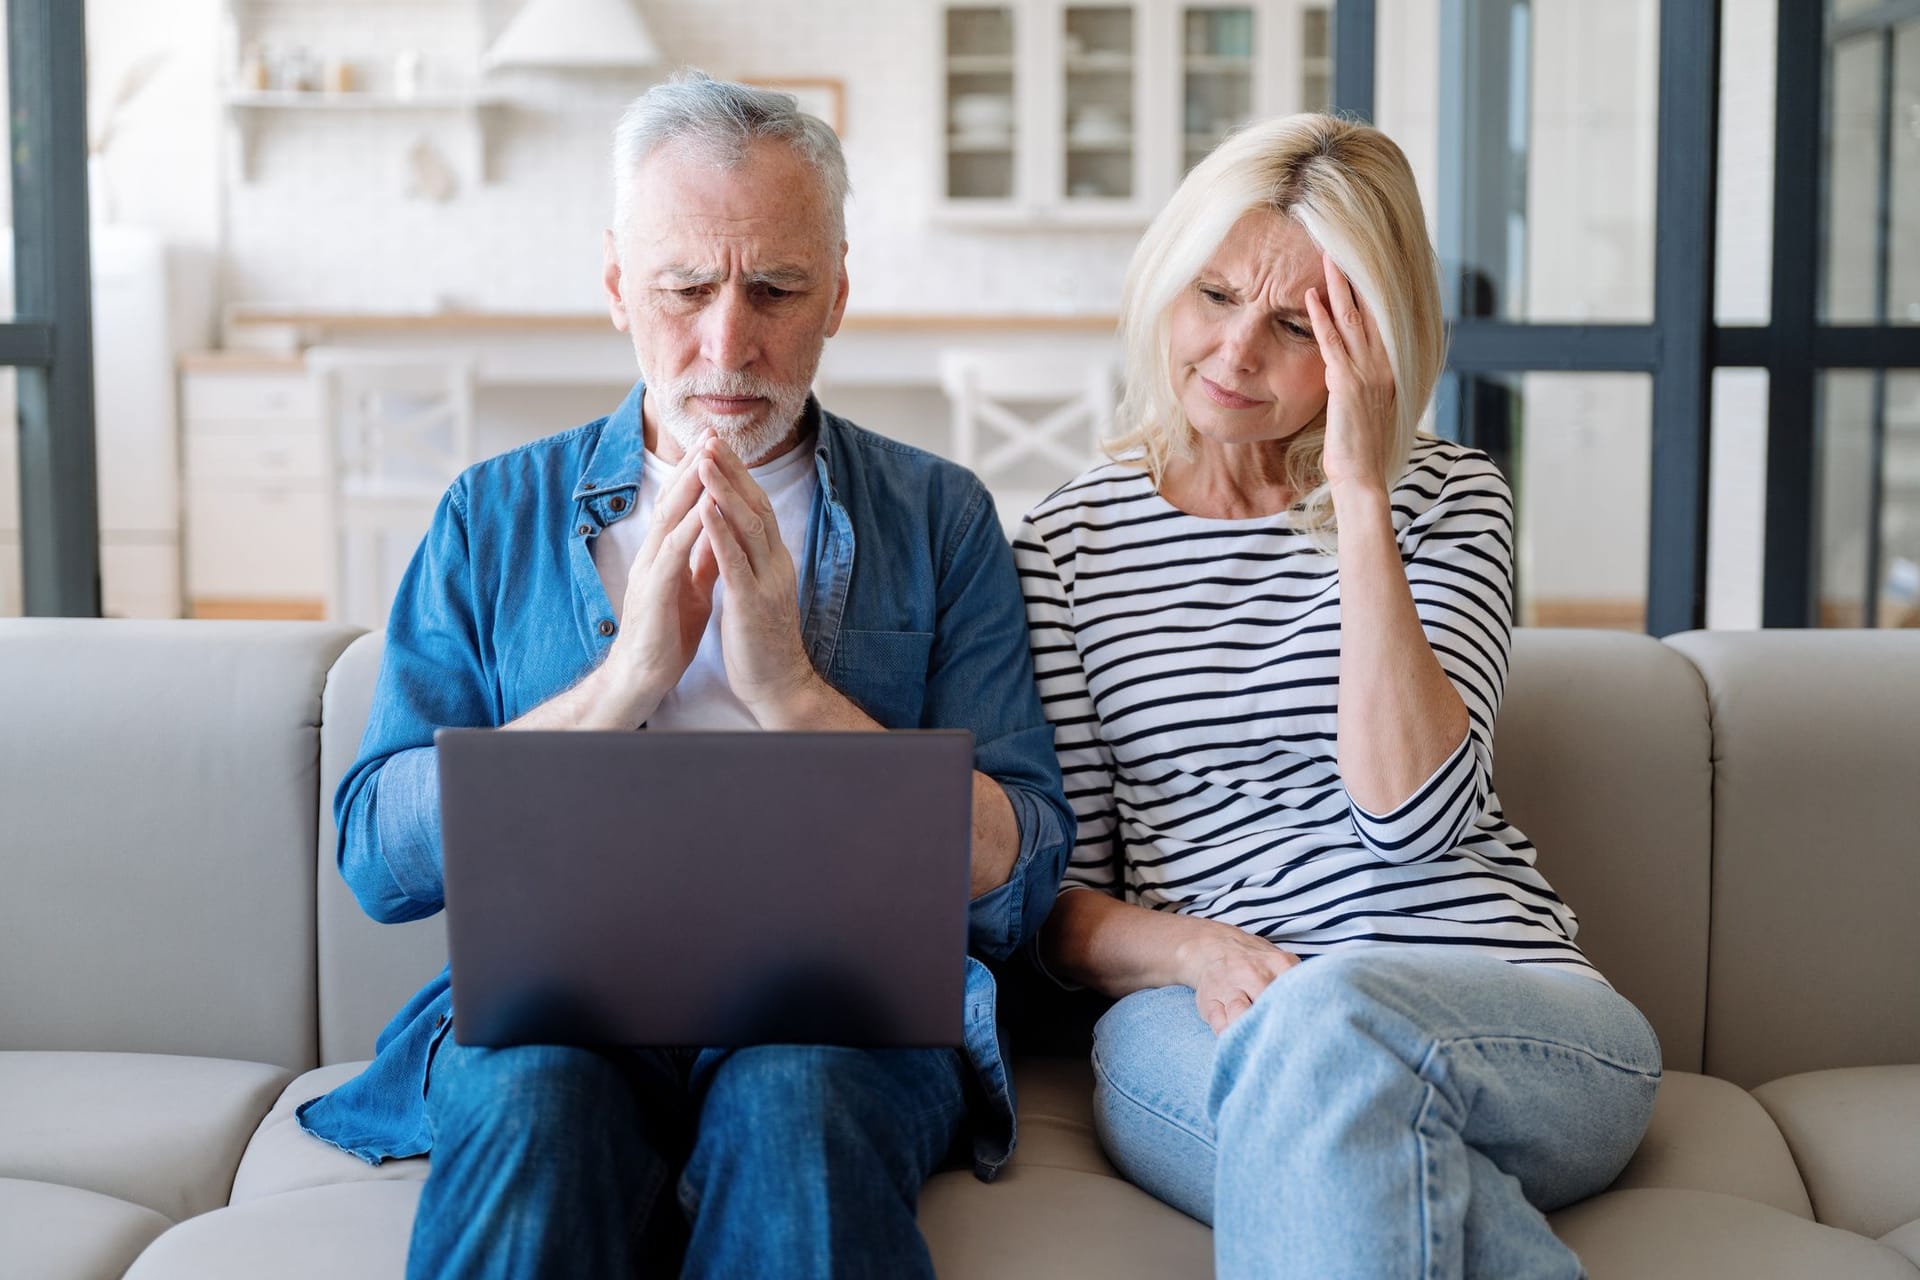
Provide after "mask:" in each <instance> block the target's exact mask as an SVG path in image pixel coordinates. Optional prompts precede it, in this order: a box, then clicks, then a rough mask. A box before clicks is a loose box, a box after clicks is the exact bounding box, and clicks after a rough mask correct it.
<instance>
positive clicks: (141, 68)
mask: <svg viewBox="0 0 1920 1280" xmlns="http://www.w3.org/2000/svg"><path fill="white" fill-rule="evenodd" d="M171 56H172V55H171V54H168V53H166V52H163V51H156V52H153V53H149V54H147V55H146V56H145V57H143V58H138V59H136V60H135V61H134V62H133V64H132V65H131V66H129V67H128V68H127V69H126V70H125V71H122V72H121V73H120V79H119V81H118V83H116V84H115V85H114V89H113V96H112V97H110V98H109V99H107V101H106V104H105V105H104V106H103V107H102V108H101V109H100V110H98V111H89V112H88V113H87V115H88V128H87V154H88V155H89V156H104V155H105V154H106V153H107V150H108V148H110V147H112V146H113V139H114V136H115V135H116V134H117V133H118V132H119V129H120V125H121V123H122V121H124V120H125V119H126V111H127V107H128V106H129V105H130V104H131V103H132V102H133V100H134V99H135V98H137V97H139V96H140V92H141V90H143V89H145V88H146V87H147V86H148V85H149V84H151V83H152V82H153V78H154V76H155V75H156V74H158V72H159V70H160V68H161V67H162V66H164V65H166V61H167V59H168V58H169V57H171Z"/></svg>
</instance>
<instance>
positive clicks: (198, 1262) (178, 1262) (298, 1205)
mask: <svg viewBox="0 0 1920 1280" xmlns="http://www.w3.org/2000/svg"><path fill="white" fill-rule="evenodd" d="M419 1200H420V1184H419V1183H417V1182H351V1183H346V1184H344V1185H341V1186H337V1187H314V1188H311V1189H309V1190H306V1191H289V1192H287V1193H286V1194H285V1195H279V1196H265V1197H263V1198H261V1199H258V1200H249V1201H248V1202H247V1203H245V1204H239V1205H234V1206H232V1207H231V1208H227V1209H221V1210H219V1211H218V1212H215V1213H209V1214H205V1215H203V1216H201V1217H198V1218H195V1219H194V1220H193V1221H191V1222H183V1223H181V1224H180V1225H179V1226H177V1227H175V1228H174V1229H173V1230H171V1231H169V1232H167V1234H165V1235H164V1236H161V1237H160V1238H159V1239H158V1240H156V1241H155V1242H154V1243H153V1245H152V1246H151V1247H149V1248H148V1249H147V1251H146V1252H145V1253H143V1254H141V1255H140V1260H139V1261H138V1262H135V1263H134V1264H133V1266H132V1268H131V1269H129V1270H128V1272H127V1275H126V1280H210V1278H213V1277H227V1276H231V1277H235V1278H236V1280H237V1278H238V1277H241V1276H247V1277H254V1276H260V1277H265V1276H271V1277H272V1278H273V1280H340V1278H341V1277H343V1276H366V1277H368V1278H369V1280H387V1278H388V1277H399V1276H402V1275H405V1274H406V1270H407V1242H408V1241H409V1240H411V1239H412V1238H413V1211H414V1207H415V1205H416V1204H418V1202H419Z"/></svg>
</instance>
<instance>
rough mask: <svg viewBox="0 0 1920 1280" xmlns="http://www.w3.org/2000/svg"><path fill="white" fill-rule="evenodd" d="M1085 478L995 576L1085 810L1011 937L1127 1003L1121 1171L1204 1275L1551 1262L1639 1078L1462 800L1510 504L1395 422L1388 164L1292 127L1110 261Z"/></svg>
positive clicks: (1413, 333) (1485, 479)
mask: <svg viewBox="0 0 1920 1280" xmlns="http://www.w3.org/2000/svg"><path fill="white" fill-rule="evenodd" d="M1123 329H1124V336H1125V339H1126V343H1127V355H1128V368H1127V390H1126V395H1125V398H1124V400H1123V402H1122V407H1121V411H1120V412H1121V418H1122V424H1121V425H1122V430H1123V433H1124V434H1123V435H1122V436H1121V438H1120V439H1119V441H1118V442H1117V444H1116V446H1115V448H1114V451H1113V455H1114V459H1115V460H1114V461H1112V462H1110V463H1107V464H1105V465H1102V466H1098V467H1095V468H1094V469H1092V470H1091V471H1088V472H1087V473H1086V474H1084V475H1082V476H1080V477H1079V478H1078V479H1076V480H1074V481H1073V482H1071V483H1069V484H1067V485H1066V486H1065V487H1063V488H1062V489H1060V490H1059V491H1058V492H1057V493H1055V494H1054V495H1053V496H1052V497H1050V498H1048V499H1047V500H1046V501H1045V502H1043V503H1041V504H1040V505H1039V506H1038V507H1037V508H1035V509H1034V511H1033V512H1032V513H1031V514H1030V515H1029V516H1028V517H1027V520H1026V522H1025V524H1024V525H1023V526H1022V528H1021V531H1020V534H1019V536H1018V539H1017V547H1016V557H1017V559H1018V561H1019V564H1020V570H1021V576H1022V578H1023V580H1024V582H1025V584H1026V591H1027V615H1028V623H1029V627H1030V629H1031V637H1032V646H1033V653H1034V658H1035V663H1036V668H1037V671H1038V675H1039V678H1040V686H1041V694H1042V698H1043V701H1044V703H1045V705H1046V707H1047V709H1048V712H1049V718H1050V719H1051V720H1052V721H1053V723H1054V726H1055V735H1056V749H1057V750H1058V752H1059V755H1060V761H1061V765H1062V767H1063V769H1064V771H1065V774H1066V783H1067V794H1068V795H1069V797H1071V798H1072V800H1073V803H1074V807H1075V810H1076V812H1077V815H1078V820H1079V831H1078V839H1077V843H1076V845H1075V849H1074V856H1073V861H1072V865H1071V867H1070V870H1069V872H1068V875H1067V881H1066V884H1065V886H1064V887H1065V889H1066V890H1067V892H1063V893H1062V894H1061V895H1060V898H1059V901H1058V903H1057V905H1056V906H1055V908H1054V911H1053V915H1052V917H1051V919H1050V920H1049V921H1048V924H1047V927H1046V929H1045V931H1044V933H1043V935H1042V940H1041V958H1042V960H1043V961H1044V963H1045V964H1046V965H1047V966H1048V968H1050V969H1051V970H1052V971H1053V972H1054V973H1055V974H1056V975H1057V976H1059V977H1060V978H1062V979H1065V980H1068V981H1071V982H1074V983H1078V984H1082V985H1085V986H1089V987H1093V988H1095V989H1097V990H1099V991H1101V992H1104V993H1106V994H1107V995H1110V996H1114V997H1118V998H1119V1000H1118V1003H1117V1004H1115V1005H1114V1006H1113V1007H1112V1009H1111V1010H1109V1011H1108V1013H1107V1014H1106V1016H1105V1017H1104V1018H1102V1019H1101V1021H1100V1024H1099V1028H1098V1030H1097V1033H1096V1036H1095V1043H1094V1054H1093V1064H1094V1070H1095V1078H1096V1082H1097V1084H1096V1088H1097V1093H1096V1098H1095V1110H1096V1115H1097V1118H1098V1125H1099V1131H1100V1135H1101V1138H1102V1141H1103V1142H1104V1143H1105V1145H1106V1148H1107V1150H1108V1152H1109V1154H1110V1155H1111V1156H1112V1158H1113V1160H1114V1163H1115V1164H1117V1165H1118V1166H1119V1167H1120V1169H1121V1170H1122V1171H1123V1172H1125V1173H1126V1175H1127V1176H1128V1177H1129V1178H1131V1179H1133V1180H1134V1181H1135V1182H1137V1183H1138V1184H1139V1185H1140V1186H1142V1187H1144V1188H1146V1189H1147V1190H1148V1191H1150V1192H1152V1193H1153V1194H1154V1195H1156V1196H1158V1197H1160V1198H1161V1199H1162V1200H1165V1201H1166V1202H1168V1203H1169V1204H1172V1205H1174V1206H1176V1207H1178V1208H1180V1209H1182V1210H1184V1211H1186V1212H1187V1213H1189V1214H1191V1215H1193V1216H1194V1217H1196V1218H1199V1219H1201V1220H1203V1221H1208V1222H1211V1223H1212V1224H1213V1226H1214V1229H1215V1236H1214V1240H1215V1253H1216V1259H1217V1263H1218V1270H1219V1274H1220V1275H1222V1276H1259V1277H1283V1276H1302V1277H1312V1278H1313V1280H1330V1278H1331V1277H1339V1276H1368V1277H1384V1276H1422V1277H1427V1276H1432V1277H1441V1276H1462V1275H1466V1276H1488V1277H1495V1276H1498V1277H1510V1276H1529V1277H1547V1276H1577V1275H1579V1274H1581V1269H1580V1264H1579V1261H1578V1260H1577V1259H1576V1258H1575V1257H1574V1256H1573V1254H1572V1253H1571V1252H1570V1251H1569V1250H1568V1249H1567V1248H1566V1247H1565V1246H1564V1245H1562V1244H1561V1243H1559V1241H1558V1240H1556V1239H1555V1237H1554V1235H1553V1233H1552V1231H1551V1230H1550V1229H1549V1228H1548V1225H1547V1222H1546V1220H1545V1218H1544V1217H1543V1216H1542V1211H1543V1210H1551V1209H1554V1208H1557V1207H1558V1206H1561V1205H1564V1204H1567V1203H1569V1202H1571V1201H1574V1200H1578V1199H1580V1198H1582V1197H1584V1196H1588V1195H1591V1194H1593V1193H1595V1192H1597V1191H1599V1190H1601V1189H1602V1188H1604V1187H1605V1186H1606V1185H1607V1184H1608V1183H1609V1182H1610V1181H1612V1179H1613V1178H1614V1177H1615V1175H1617V1174H1618V1173H1619V1171H1620V1169H1621V1167H1622V1166H1623V1165H1625V1163H1626V1162H1627V1159H1628V1157H1629V1156H1630V1155H1631V1154H1632V1152H1633V1150H1634V1148H1635V1146H1636V1145H1637V1144H1638V1142H1639V1140H1640V1137H1641V1135H1642V1133H1643V1132H1644V1130H1645V1127H1646V1123H1647V1119H1648V1115H1649V1112H1650V1110H1651V1108H1652V1105H1653V1097H1654V1091H1655V1089H1656V1087H1657V1085H1658V1083H1659V1078H1660V1050H1659V1046H1658V1044H1657V1043H1656V1041H1655V1039H1654V1035H1653V1032H1652V1030H1651V1029H1650V1028H1649V1027H1648V1025H1647V1022H1646V1020H1645V1019H1644V1018H1643V1017H1641V1015H1640V1013H1639V1012H1638V1011H1637V1010H1636V1009H1635V1008H1634V1007H1633V1005H1632V1004H1631V1003H1629V1002H1628V1001H1627V1000H1626V999H1625V998H1623V997H1622V996H1620V995H1619V994H1618V993H1617V992H1615V991H1614V990H1613V988H1612V987H1611V986H1609V985H1608V984H1607V982H1606V980H1605V979H1604V978H1603V977H1601V975H1600V974H1599V973H1598V972H1597V971H1596V970H1595V969H1594V968H1593V967H1592V966H1591V965H1590V964H1588V962H1587V961H1586V959H1585V958H1584V957H1583V956H1582V955H1581V953H1580V950H1579V948H1578V947H1576V946H1575V945H1574V941H1573V935H1574V929H1575V919H1574V914H1573V912H1572V911H1571V910H1570V909H1569V908H1568V907H1567V905H1566V904H1565V903H1563V902H1562V901H1561V900H1560V898H1559V897H1558V896H1557V895H1556V894H1555V893H1554V891H1553V889H1552V887H1551V886H1550V885H1548V883H1547V882H1546V880H1545V879H1544V878H1543V877H1542V876H1541V875H1540V873H1539V872H1538V871H1536V870H1535V869H1534V850H1533V846H1532V845H1531V844H1529V843H1528V841H1527V839H1526V837H1525V836H1523V835H1522V834H1521V833H1520V832H1519V831H1517V830H1515V829H1514V827H1513V826H1512V824H1510V823H1509V822H1507V820H1506V818H1505V817H1504V815H1503V814H1502V813H1501V809H1500V802H1499V801H1498V800H1497V799H1496V798H1495V796H1494V793H1493V790H1492V787H1491V785H1490V779H1491V777H1492V771H1493V759H1492V750H1493V728H1494V717H1495V715H1496V713H1497V711H1498V709H1499V704H1500V694H1501V689H1502V687H1503V685H1504V682H1505V678H1506V672H1507V660H1508V651H1509V642H1510V640H1511V631H1512V615H1513V503H1512V499H1511V497H1510V495H1509V493H1508V490H1507V486H1506V483H1505V482H1504V481H1503V480H1502V479H1501V476H1500V473H1499V471H1498V470H1497V469H1496V468H1495V467H1494V466H1493V464H1492V463H1491V462H1490V461H1489V460H1488V459H1487V457H1486V456H1485V455H1484V454H1482V453H1479V452H1477V451H1475V450H1472V449H1467V448H1463V447H1461V446H1460V445H1456V444H1451V443H1448V442H1446V441H1443V440H1439V439H1436V438H1433V437H1431V436H1422V435H1419V434H1418V433H1417V430H1416V427H1417V424H1418V422H1419V419H1420V417H1421V413H1422V411H1423V410H1424V409H1425V407H1426V405H1427V401H1428V398H1429V396H1430V395H1431V394H1432V391H1433V386H1434V382H1435V380H1436V379H1437V378H1438V376H1439V374H1440V371H1441V366H1442V360H1443V353H1442V346H1443V341H1444V329H1443V325H1442V320H1441V314H1440V300H1439V290H1438V284H1437V271H1436V268H1435V261H1434V255H1433V250H1432V247H1431V246H1430V245H1429V243H1428V241H1427V235H1426V224H1425V222H1424V221H1423V219H1422V216H1421V210H1420V201H1419V196H1418V195H1417V193H1416V192H1415V189H1414V183H1413V175H1412V173H1411V172H1410V171H1409V170H1408V167H1407V163H1406V159H1405V157H1404V156H1402V155H1401V153H1400V151H1399V149H1398V148H1397V147H1395V146H1394V144H1393V143H1392V142H1390V141H1389V140H1388V139H1387V138H1386V137H1385V136H1384V135H1382V134H1381V133H1379V132H1377V131H1376V130H1373V129H1370V128H1366V127H1364V126H1361V125H1356V124H1350V123H1346V122H1343V121H1340V120H1336V119H1333V118H1331V117H1328V116H1321V115H1299V116H1292V117H1289V118H1285V119H1280V120H1275V121H1272V122H1270V123H1267V124H1263V125H1259V126H1256V127H1254V128H1251V129H1248V130H1246V131H1244V132H1242V133H1240V134H1237V135H1236V136H1234V137H1233V138H1232V139H1230V140H1229V141H1228V142H1226V143H1225V144H1223V145H1222V146H1221V147H1220V149H1219V150H1218V151H1216V152H1215V153H1214V154H1213V155H1212V156H1211V157H1210V158H1209V159H1208V160H1207V161H1206V162H1204V163H1203V164H1201V165H1200V166H1199V167H1198V168H1196V169H1195V170H1194V171H1193V173H1192V174H1191V175H1190V176H1189V177H1188V178H1187V180H1186V182H1185V183H1184V184H1183V185H1182V186H1181V188H1180V190H1179V191H1178V192H1177V193H1176V194H1175V196H1174V197H1173V200H1172V202H1171V203H1170V204H1169V205H1168V206H1167V208H1166V209H1165V211H1164V212H1162V213H1161V215H1160V216H1159V217H1158V218H1157V219H1156V220H1155V222H1154V224H1153V226H1152V227H1151V228H1149V230H1148V231H1147V233H1146V235H1145V237H1144V238H1143V239H1142V240H1141V243H1140V247H1139V249H1138V251H1137V252H1136V254H1135V256H1134V260H1133V265H1132V267H1131V269H1130V270H1129V273H1128V278H1127V287H1126V296H1125V301H1124V305H1123Z"/></svg>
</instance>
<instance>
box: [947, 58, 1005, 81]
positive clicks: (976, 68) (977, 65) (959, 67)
mask: <svg viewBox="0 0 1920 1280" xmlns="http://www.w3.org/2000/svg"><path fill="white" fill-rule="evenodd" d="M1013 69H1014V61H1013V59H1012V57H1010V56H1000V55H997V54H965V53H957V54H954V55H953V56H952V57H950V58H948V59H947V70H948V71H950V72H952V73H953V74H954V75H956V76H1010V75H1012V74H1013Z"/></svg>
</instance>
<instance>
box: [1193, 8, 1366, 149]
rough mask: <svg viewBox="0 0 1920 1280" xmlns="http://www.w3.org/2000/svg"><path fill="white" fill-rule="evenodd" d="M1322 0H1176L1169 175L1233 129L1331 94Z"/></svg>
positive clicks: (1327, 14) (1309, 107)
mask: <svg viewBox="0 0 1920 1280" xmlns="http://www.w3.org/2000/svg"><path fill="white" fill-rule="evenodd" d="M1329 4H1330V0H1254V2H1253V3H1247V4H1207V3H1200V4H1179V5H1176V6H1175V9H1176V14H1175V20H1176V25H1175V30H1174V31H1173V33H1172V36H1171V43H1172V45H1173V47H1174V49H1175V50H1176V52H1177V56H1178V71H1177V73H1176V79H1177V84H1178V101H1177V104H1176V105H1177V110H1178V113H1179V119H1178V121H1177V123H1178V127H1179V139H1180V142H1179V155H1178V165H1177V168H1176V169H1175V171H1174V174H1173V177H1174V180H1175V181H1176V182H1177V181H1178V180H1179V179H1180V178H1182V177H1184V176H1186V173H1187V171H1188V170H1190V169H1192V168H1193V166H1194V165H1196V164H1199V163H1200V161H1202V160H1203V159H1205V158H1206V156H1207V153H1208V152H1210V151H1212V150H1213V149H1214V148H1215V147H1217V146H1219V145H1220V143H1221V141H1222V140H1223V139H1224V138H1225V137H1226V136H1227V135H1228V134H1229V133H1231V132H1233V131H1234V130H1235V129H1238V128H1240V127H1241V126H1243V125H1246V124H1250V123H1252V122H1253V121H1255V120H1263V119H1266V118H1267V117H1269V116H1275V115H1280V114H1283V113H1285V112H1290V111H1324V110H1326V109H1327V105H1328V103H1329V102H1331V101H1332V87H1333V58H1332V52H1333V51H1332V48H1331V43H1330V36H1331V32H1332V21H1331V11H1330V9H1329Z"/></svg>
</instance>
